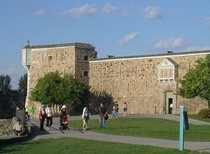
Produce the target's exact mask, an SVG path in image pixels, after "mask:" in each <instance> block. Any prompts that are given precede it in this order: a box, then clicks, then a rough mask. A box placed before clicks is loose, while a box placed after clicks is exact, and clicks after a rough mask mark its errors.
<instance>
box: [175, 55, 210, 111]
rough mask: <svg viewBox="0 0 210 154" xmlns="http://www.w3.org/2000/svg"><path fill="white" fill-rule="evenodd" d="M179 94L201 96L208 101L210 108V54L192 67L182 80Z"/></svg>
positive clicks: (186, 96)
mask: <svg viewBox="0 0 210 154" xmlns="http://www.w3.org/2000/svg"><path fill="white" fill-rule="evenodd" d="M180 83H181V85H182V87H181V88H180V89H179V94H180V95H181V96H183V97H185V98H194V97H196V96H199V97H201V98H203V99H205V100H207V101H208V107H209V108H210V55H207V56H206V57H205V58H204V59H199V60H198V61H197V62H196V66H195V67H194V68H192V69H190V70H189V71H188V72H187V73H186V74H185V76H184V77H183V79H182V80H180Z"/></svg>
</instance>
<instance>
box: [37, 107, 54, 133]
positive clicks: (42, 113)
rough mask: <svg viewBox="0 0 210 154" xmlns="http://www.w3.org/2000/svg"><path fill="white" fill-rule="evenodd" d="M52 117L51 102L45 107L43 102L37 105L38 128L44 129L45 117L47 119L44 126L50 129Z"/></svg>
mask: <svg viewBox="0 0 210 154" xmlns="http://www.w3.org/2000/svg"><path fill="white" fill-rule="evenodd" d="M52 117H53V110H52V106H51V104H49V105H48V106H47V107H45V106H44V104H42V105H41V106H40V107H39V120H40V130H44V122H45V118H46V120H47V123H46V128H47V129H48V130H50V129H51V126H52V123H53V119H52Z"/></svg>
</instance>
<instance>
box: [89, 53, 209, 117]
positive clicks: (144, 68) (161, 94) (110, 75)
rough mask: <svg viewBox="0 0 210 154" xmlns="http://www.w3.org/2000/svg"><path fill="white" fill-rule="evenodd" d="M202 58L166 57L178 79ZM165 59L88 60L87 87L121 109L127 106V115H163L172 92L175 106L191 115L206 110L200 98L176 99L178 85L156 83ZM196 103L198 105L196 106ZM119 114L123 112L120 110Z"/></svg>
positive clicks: (188, 56)
mask: <svg viewBox="0 0 210 154" xmlns="http://www.w3.org/2000/svg"><path fill="white" fill-rule="evenodd" d="M202 57H204V56H200V55H196V56H195V55H192V56H191V55H187V56H186V55H185V56H169V58H171V59H172V60H173V61H175V62H176V63H177V64H178V65H179V68H178V77H179V78H182V77H183V76H184V75H185V74H186V72H187V71H188V69H190V68H192V67H193V66H194V64H195V61H196V60H197V59H199V58H202ZM164 58H167V57H161V56H159V57H150V58H139V59H138V58H136V59H129V58H125V59H113V60H111V59H110V60H108V59H107V60H106V59H105V60H95V61H90V65H89V67H90V78H89V85H90V86H91V87H92V90H93V91H106V92H107V93H108V94H111V95H112V97H113V99H114V100H115V101H118V102H119V105H120V107H122V105H123V103H124V102H127V104H128V108H129V109H128V113H132V114H137V113H143V114H148V113H149V114H154V113H164V107H165V93H166V92H167V91H171V92H173V95H174V96H173V97H174V101H175V107H174V112H173V113H178V111H179V110H178V107H179V106H180V105H185V106H186V108H187V110H188V111H189V112H190V113H195V112H198V111H199V110H200V109H201V108H206V107H207V103H206V101H204V100H201V99H198V98H196V99H184V98H182V97H180V96H177V89H178V86H179V85H178V83H177V82H172V83H166V84H165V85H163V84H162V83H159V82H158V69H157V65H158V64H159V63H160V62H161V61H163V59H164ZM198 102H199V105H198ZM120 111H121V112H122V109H121V110H120Z"/></svg>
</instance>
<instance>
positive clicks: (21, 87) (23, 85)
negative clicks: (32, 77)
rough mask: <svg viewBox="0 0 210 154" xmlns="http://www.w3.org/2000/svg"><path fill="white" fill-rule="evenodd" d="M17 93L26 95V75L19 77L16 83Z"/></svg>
mask: <svg viewBox="0 0 210 154" xmlns="http://www.w3.org/2000/svg"><path fill="white" fill-rule="evenodd" d="M18 91H19V92H20V93H21V94H22V95H23V96H26V95H27V74H24V75H23V76H21V78H20V80H19V83H18Z"/></svg>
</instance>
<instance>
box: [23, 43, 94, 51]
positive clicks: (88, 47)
mask: <svg viewBox="0 0 210 154" xmlns="http://www.w3.org/2000/svg"><path fill="white" fill-rule="evenodd" d="M67 46H75V47H76V48H82V49H95V47H94V46H92V45H91V44H87V43H78V42H76V43H63V44H49V45H35V46H30V45H27V46H25V47H24V48H23V49H25V48H32V49H37V48H54V47H67Z"/></svg>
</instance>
